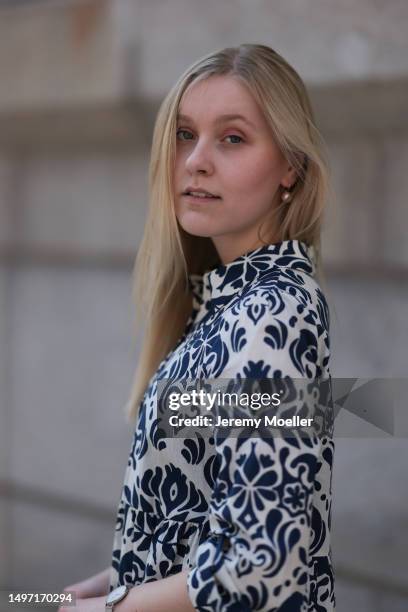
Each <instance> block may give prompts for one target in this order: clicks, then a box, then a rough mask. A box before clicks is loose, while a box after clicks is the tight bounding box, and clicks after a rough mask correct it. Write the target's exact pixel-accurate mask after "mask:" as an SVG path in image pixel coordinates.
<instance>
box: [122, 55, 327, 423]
mask: <svg viewBox="0 0 408 612" xmlns="http://www.w3.org/2000/svg"><path fill="white" fill-rule="evenodd" d="M214 75H225V76H227V75H228V76H233V77H235V78H237V79H239V80H240V81H241V82H242V83H244V84H245V85H246V86H247V87H248V88H249V90H250V92H251V93H252V95H253V97H254V99H255V100H256V101H257V102H258V104H259V106H260V108H261V109H262V111H263V113H264V115H265V118H266V120H267V122H268V124H269V126H270V127H271V129H272V132H273V134H274V138H275V139H276V143H277V144H278V146H279V147H280V149H281V151H282V153H283V155H284V156H285V158H286V159H287V161H288V162H289V164H290V165H291V166H292V167H293V168H294V169H295V170H296V174H297V179H296V181H295V185H294V187H293V190H292V193H293V196H292V201H291V203H290V205H288V204H282V205H279V206H277V207H274V209H273V210H271V215H276V216H277V217H278V223H277V225H278V227H279V232H280V240H289V239H298V240H302V241H304V242H305V243H307V244H308V245H311V246H313V247H314V253H315V263H316V269H317V276H318V279H319V280H320V281H321V282H322V281H323V280H324V279H323V270H322V263H321V250H320V247H321V243H320V234H321V226H322V221H323V213H324V209H325V206H326V202H327V200H328V197H329V192H331V188H330V180H329V177H330V172H329V164H328V156H327V155H326V150H325V145H324V141H323V139H322V138H321V136H320V133H319V131H318V129H317V128H316V125H315V120H314V116H313V111H312V107H311V103H310V100H309V96H308V93H307V91H306V88H305V85H304V83H303V81H302V79H301V78H300V76H299V75H298V73H297V72H296V71H295V70H294V68H292V66H290V65H289V64H288V63H287V61H286V60H285V59H284V58H283V57H282V56H281V55H279V53H277V52H276V51H274V50H273V49H271V48H270V47H267V46H265V45H259V44H242V45H239V46H238V47H229V48H225V49H222V50H219V51H216V52H214V53H211V54H209V55H207V56H206V57H204V58H202V59H200V60H199V61H197V62H196V63H195V64H193V65H192V66H191V67H190V68H188V69H187V70H186V71H185V72H184V74H182V76H181V77H180V78H179V80H178V81H177V83H176V84H175V85H174V87H173V88H172V89H171V90H170V92H169V93H168V95H167V96H166V97H165V99H164V100H163V102H162V104H161V106H160V109H159V112H158V115H157V118H156V122H155V126H154V131H153V142H152V149H151V158H150V166H149V210H148V215H147V219H146V225H145V230H144V234H143V238H142V240H141V243H140V246H139V249H138V252H137V256H136V261H135V265H134V270H133V300H134V302H135V305H136V318H135V323H136V330H138V329H141V328H142V327H144V330H143V341H142V347H141V352H140V356H139V361H138V364H137V368H136V372H135V376H134V380H133V385H132V389H131V393H130V398H129V401H128V403H127V405H126V407H125V410H126V414H127V418H128V420H129V422H132V421H133V420H134V419H135V418H136V416H137V413H138V408H139V406H140V404H141V402H142V400H143V397H144V393H145V391H146V389H147V388H148V386H149V383H150V381H151V379H152V377H153V375H154V374H155V372H156V370H157V368H158V366H159V364H160V363H161V361H162V360H163V359H164V358H165V357H166V356H167V355H168V353H169V352H170V351H171V350H172V349H173V348H174V346H175V345H176V343H177V341H178V340H179V338H180V337H181V336H182V334H183V331H184V329H185V325H186V323H187V320H188V317H189V314H190V312H191V308H192V298H191V294H190V291H189V286H188V275H189V274H192V273H193V274H203V272H205V271H206V270H209V269H211V268H212V267H214V266H216V265H219V264H220V263H222V262H221V261H220V259H219V257H218V254H217V252H216V250H215V247H214V245H213V243H212V241H211V239H210V238H203V237H197V236H191V235H189V234H188V233H187V232H185V231H184V230H183V228H182V227H181V226H180V225H179V223H178V221H177V218H176V214H175V202H174V186H173V180H174V176H173V175H174V166H175V150H176V130H177V113H178V109H179V104H180V100H181V98H182V96H183V94H184V92H185V91H186V89H187V87H188V86H189V85H190V84H191V83H193V82H197V81H198V80H202V79H207V78H209V77H211V76H214ZM259 238H260V239H261V236H259ZM265 244H267V243H265Z"/></svg>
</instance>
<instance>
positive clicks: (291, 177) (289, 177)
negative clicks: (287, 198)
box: [281, 166, 297, 189]
mask: <svg viewBox="0 0 408 612" xmlns="http://www.w3.org/2000/svg"><path fill="white" fill-rule="evenodd" d="M296 177H297V175H296V170H295V169H294V168H292V166H289V167H288V169H287V172H286V173H285V174H284V176H283V178H282V180H281V185H282V187H286V188H287V189H289V188H290V187H292V185H293V184H294V183H295V181H296Z"/></svg>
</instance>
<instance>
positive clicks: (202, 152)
mask: <svg viewBox="0 0 408 612" xmlns="http://www.w3.org/2000/svg"><path fill="white" fill-rule="evenodd" d="M186 168H187V170H188V171H189V172H190V173H191V174H195V173H196V172H205V173H206V174H211V172H212V171H213V169H214V166H213V159H212V154H211V151H210V145H209V144H206V143H205V142H201V143H200V142H197V144H196V145H195V147H194V148H193V149H192V150H191V152H190V154H189V155H188V157H187V159H186Z"/></svg>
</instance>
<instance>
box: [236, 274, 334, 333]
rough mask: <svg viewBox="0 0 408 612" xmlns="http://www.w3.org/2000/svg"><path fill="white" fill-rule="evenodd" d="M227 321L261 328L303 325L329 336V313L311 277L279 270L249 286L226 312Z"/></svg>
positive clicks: (265, 275)
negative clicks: (270, 324) (274, 324)
mask: <svg viewBox="0 0 408 612" xmlns="http://www.w3.org/2000/svg"><path fill="white" fill-rule="evenodd" d="M225 314H226V316H227V318H229V319H230V320H232V319H239V320H240V321H241V322H242V323H245V321H246V322H247V323H248V325H258V326H259V325H263V324H265V323H267V322H268V321H271V320H276V319H278V320H280V321H284V320H285V321H286V322H287V323H288V324H289V325H290V326H291V327H293V326H295V325H296V324H298V325H299V324H300V323H302V324H304V325H307V326H309V327H315V328H316V333H317V334H318V335H319V336H320V335H322V334H326V335H328V333H329V327H330V312H329V306H328V303H327V300H326V297H325V295H324V293H323V291H322V289H321V287H320V285H319V283H318V281H317V280H316V278H315V277H314V276H312V275H310V274H307V273H303V272H299V271H297V270H296V271H294V270H290V269H288V270H286V269H281V270H279V271H278V272H277V271H276V270H271V271H270V272H266V273H264V274H262V275H260V276H259V278H258V279H257V280H256V282H254V283H252V284H250V285H248V286H246V287H245V289H244V290H243V291H242V292H241V293H240V295H239V296H238V298H237V299H236V300H235V301H234V302H233V303H232V304H231V307H230V308H227V310H226V313H225Z"/></svg>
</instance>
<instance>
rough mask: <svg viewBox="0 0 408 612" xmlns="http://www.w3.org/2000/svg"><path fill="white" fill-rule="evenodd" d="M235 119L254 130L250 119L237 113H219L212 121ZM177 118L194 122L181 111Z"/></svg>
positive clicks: (219, 121)
mask: <svg viewBox="0 0 408 612" xmlns="http://www.w3.org/2000/svg"><path fill="white" fill-rule="evenodd" d="M236 119H239V120H240V121H243V122H244V123H247V124H248V125H249V126H250V127H251V128H252V129H253V130H256V127H255V125H254V124H253V123H252V121H250V120H249V119H247V118H246V117H244V116H243V115H238V114H226V115H219V116H218V117H217V118H216V120H215V121H214V123H215V124H218V123H223V122H226V121H235V120H236ZM177 120H178V121H189V122H190V123H194V120H193V119H191V117H188V116H187V115H183V114H182V113H179V114H178V115H177Z"/></svg>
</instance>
